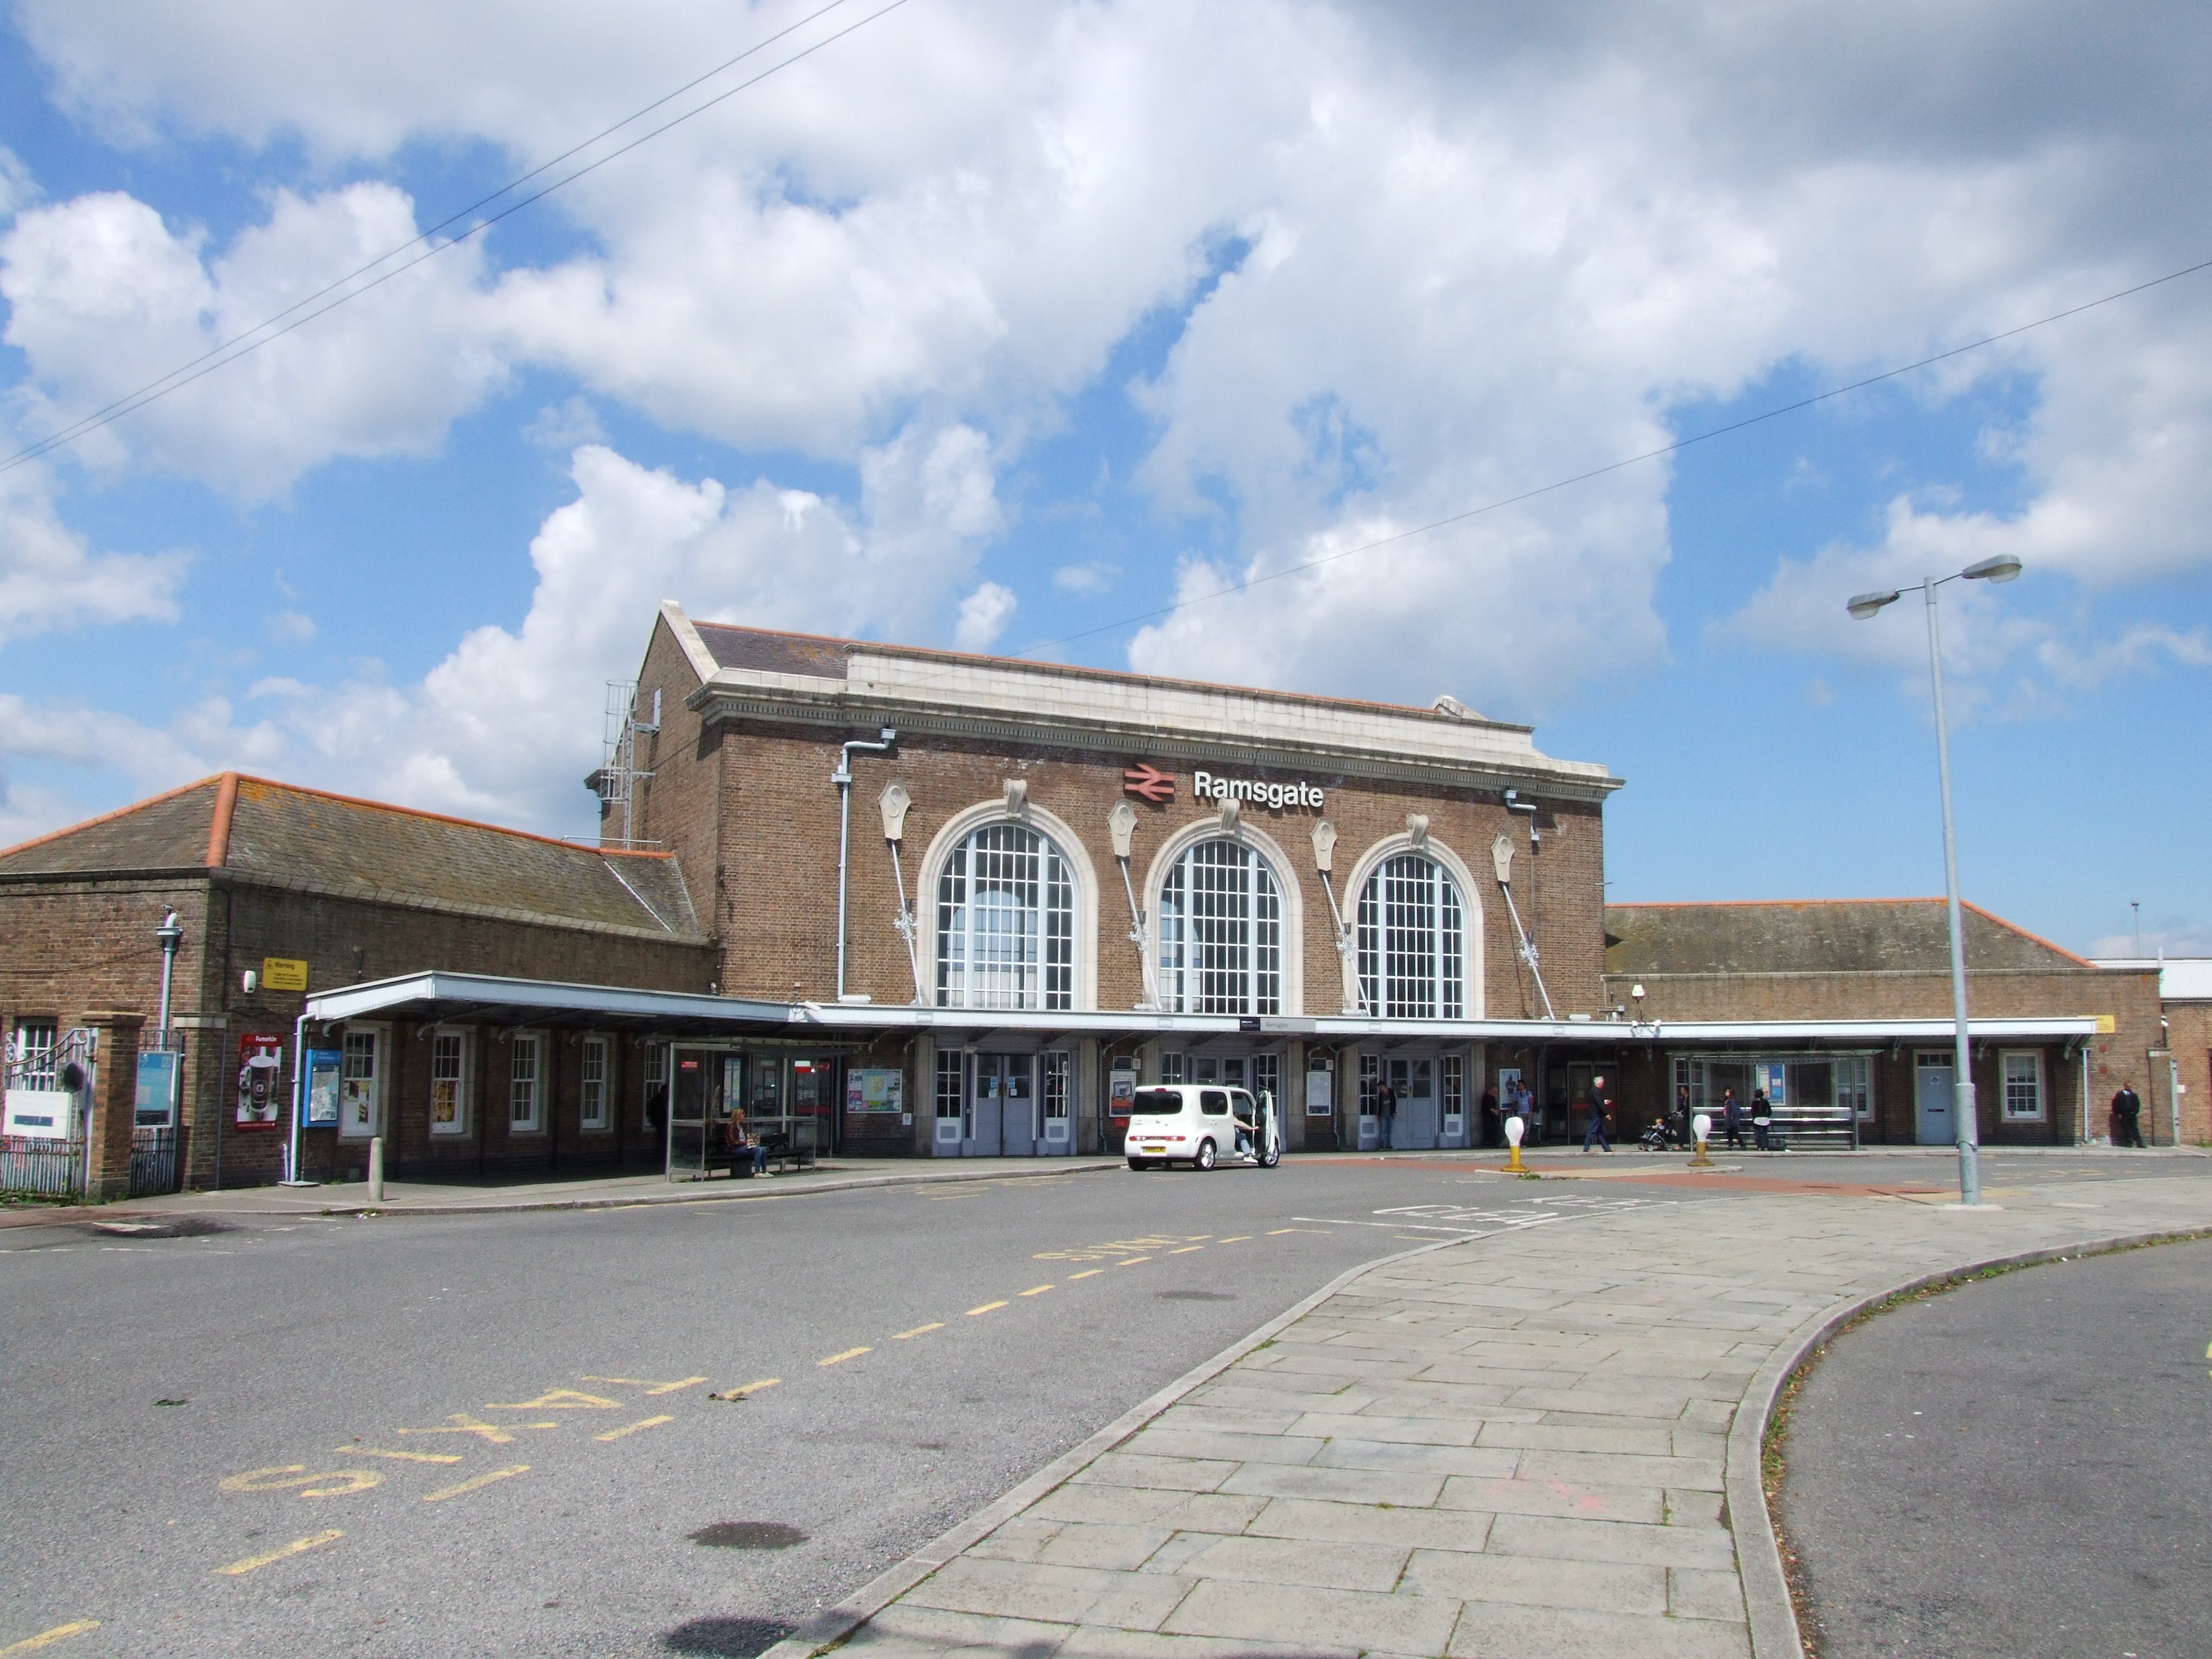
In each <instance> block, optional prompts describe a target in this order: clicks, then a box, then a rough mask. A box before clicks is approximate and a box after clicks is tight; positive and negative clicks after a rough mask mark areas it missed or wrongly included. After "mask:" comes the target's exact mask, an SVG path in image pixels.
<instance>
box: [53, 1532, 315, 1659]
mask: <svg viewBox="0 0 2212 1659" xmlns="http://www.w3.org/2000/svg"><path fill="white" fill-rule="evenodd" d="M344 1536H345V1534H343V1533H342V1532H340V1531H339V1530H338V1529H337V1528H336V1527H332V1528H331V1529H330V1530H329V1531H328V1532H317V1533H310V1534H307V1537H305V1538H295V1539H294V1540H293V1541H291V1542H290V1543H289V1544H286V1545H284V1546H283V1547H281V1548H279V1549H273V1550H270V1552H269V1553H267V1554H266V1555H249V1556H247V1557H246V1559H244V1560H243V1561H234V1562H232V1563H231V1564H230V1565H228V1566H227V1567H217V1568H216V1571H217V1572H218V1573H221V1574H222V1575H223V1576H224V1577H228V1578H235V1577H238V1575H239V1574H240V1573H241V1572H252V1571H254V1570H255V1569H256V1568H257V1567H265V1566H267V1565H270V1563H271V1562H274V1561H282V1560H283V1559H286V1558H287V1557H289V1556H294V1555H304V1554H306V1553H307V1552H308V1551H309V1550H318V1549H320V1548H321V1547H323V1546H324V1545H325V1544H333V1543H336V1542H337V1541H338V1540H339V1539H341V1538H343V1537H344ZM9 1651H11V1652H12V1651H14V1650H12V1649H11V1650H9Z"/></svg>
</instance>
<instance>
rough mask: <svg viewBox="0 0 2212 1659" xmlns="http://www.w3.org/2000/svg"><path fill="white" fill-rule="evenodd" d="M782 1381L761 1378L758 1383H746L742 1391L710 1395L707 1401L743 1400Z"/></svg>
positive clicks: (775, 1378) (773, 1377)
mask: <svg viewBox="0 0 2212 1659" xmlns="http://www.w3.org/2000/svg"><path fill="white" fill-rule="evenodd" d="M782 1381H783V1379H782V1378H781V1377H780V1376H763V1378H761V1379H760V1381H759V1382H757V1383H746V1384H745V1385H744V1387H743V1388H742V1389H731V1390H730V1391H729V1392H728V1393H727V1394H710V1395H708V1396H707V1398H708V1399H709V1400H744V1399H748V1398H750V1396H751V1395H757V1394H758V1393H759V1392H760V1391H761V1390H762V1389H772V1388H774V1387H775V1385H776V1384H777V1383H781V1382H782Z"/></svg>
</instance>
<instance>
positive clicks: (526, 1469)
mask: <svg viewBox="0 0 2212 1659" xmlns="http://www.w3.org/2000/svg"><path fill="white" fill-rule="evenodd" d="M529 1473H530V1465H529V1464H527V1463H510V1464H508V1465H507V1467H506V1468H503V1469H494V1470H493V1471H492V1472H491V1473H490V1474H480V1475H478V1476H477V1478H476V1479H475V1480H464V1481H462V1482H460V1484H459V1485H458V1486H441V1487H439V1488H438V1490H437V1491H435V1492H424V1493H423V1494H422V1501H423V1502H424V1503H426V1504H442V1503H444V1502H445V1501H446V1499H447V1498H459V1496H460V1495H461V1494H462V1493H463V1492H478V1491H481V1490H482V1489H483V1488H484V1487H486V1486H489V1485H491V1483H492V1482H493V1481H495V1480H506V1479H507V1478H508V1477H509V1476H510V1475H517V1474H529Z"/></svg>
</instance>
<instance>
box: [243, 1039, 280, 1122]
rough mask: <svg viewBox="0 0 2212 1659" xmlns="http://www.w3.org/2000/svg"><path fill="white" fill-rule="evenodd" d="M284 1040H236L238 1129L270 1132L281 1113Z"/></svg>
mask: <svg viewBox="0 0 2212 1659" xmlns="http://www.w3.org/2000/svg"><path fill="white" fill-rule="evenodd" d="M283 1081H284V1039H283V1037H282V1036H270V1035H267V1034H264V1033H258V1032H249V1033H246V1035H244V1036H240V1038H239V1039H238V1127H240V1128H241V1129H273V1128H275V1127H276V1120H277V1119H278V1118H279V1117H281V1116H282V1115H283V1109H284V1088H283Z"/></svg>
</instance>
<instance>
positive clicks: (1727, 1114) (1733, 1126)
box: [1721, 1089, 1743, 1152]
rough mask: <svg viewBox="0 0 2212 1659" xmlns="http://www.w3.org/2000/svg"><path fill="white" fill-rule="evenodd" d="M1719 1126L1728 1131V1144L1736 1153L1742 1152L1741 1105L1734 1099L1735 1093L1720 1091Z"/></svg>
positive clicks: (1733, 1091) (1730, 1090)
mask: <svg viewBox="0 0 2212 1659" xmlns="http://www.w3.org/2000/svg"><path fill="white" fill-rule="evenodd" d="M1721 1124H1722V1127H1724V1128H1725V1129H1726V1130H1727V1131H1728V1144H1729V1146H1732V1147H1734V1148H1735V1150H1736V1151H1738V1152H1741V1151H1742V1150H1743V1103H1742V1102H1741V1101H1740V1100H1738V1099H1737V1098H1736V1097H1735V1090H1733V1089H1724V1090H1723V1091H1721Z"/></svg>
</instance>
